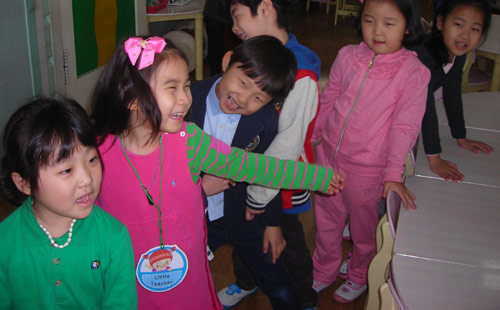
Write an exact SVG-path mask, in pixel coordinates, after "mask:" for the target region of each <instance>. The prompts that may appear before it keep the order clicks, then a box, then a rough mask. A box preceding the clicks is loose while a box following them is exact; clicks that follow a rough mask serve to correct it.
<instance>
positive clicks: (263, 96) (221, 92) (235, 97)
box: [215, 54, 272, 115]
mask: <svg viewBox="0 0 500 310" xmlns="http://www.w3.org/2000/svg"><path fill="white" fill-rule="evenodd" d="M227 55H228V54H226V56H224V59H223V61H222V62H223V64H222V65H223V69H224V75H223V76H222V78H221V80H220V82H219V84H218V85H217V87H216V90H215V93H216V95H217V98H218V99H219V105H220V108H221V110H222V112H224V113H226V114H240V115H251V114H253V113H255V112H257V111H259V110H260V109H262V108H263V107H264V106H265V105H266V104H268V103H269V102H270V101H271V99H272V98H271V96H270V95H268V94H267V93H265V92H264V91H262V90H261V89H260V87H259V86H258V85H257V83H256V82H255V81H254V80H253V79H251V78H249V77H248V76H247V75H246V74H245V72H244V71H243V70H242V69H241V68H239V66H240V65H241V63H238V62H236V63H233V64H232V65H231V67H229V68H228V63H229V59H228V58H227V57H229V58H230V56H227Z"/></svg>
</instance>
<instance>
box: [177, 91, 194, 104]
mask: <svg viewBox="0 0 500 310" xmlns="http://www.w3.org/2000/svg"><path fill="white" fill-rule="evenodd" d="M190 100H191V89H190V88H187V89H186V88H184V89H183V90H182V91H181V92H180V94H179V97H178V102H179V104H187V103H189V101H190Z"/></svg>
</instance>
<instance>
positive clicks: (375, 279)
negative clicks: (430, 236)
mask: <svg viewBox="0 0 500 310" xmlns="http://www.w3.org/2000/svg"><path fill="white" fill-rule="evenodd" d="M400 207H401V199H400V198H399V196H398V194H397V193H395V192H393V191H390V192H389V193H388V194H387V199H386V208H387V212H386V215H385V216H384V217H382V219H381V220H380V221H379V225H378V227H377V255H375V257H374V258H373V260H372V262H371V263H370V267H369V268H368V296H367V298H366V304H365V310H378V309H379V307H380V300H379V296H378V290H379V288H380V286H381V285H382V284H384V283H385V282H386V281H387V279H388V277H389V272H388V266H389V263H390V261H391V259H392V255H393V253H392V248H393V246H394V238H395V236H396V225H397V221H398V218H399V210H400Z"/></svg>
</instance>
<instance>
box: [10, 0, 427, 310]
mask: <svg viewBox="0 0 500 310" xmlns="http://www.w3.org/2000/svg"><path fill="white" fill-rule="evenodd" d="M420 2H421V3H422V4H423V5H426V4H427V2H428V1H426V0H425V1H424V0H420ZM325 11H326V6H325V5H324V4H319V3H316V2H311V7H310V10H309V11H308V12H306V10H305V0H302V1H301V2H300V3H299V5H298V7H297V9H296V16H295V19H294V26H293V33H294V34H295V35H296V37H297V39H298V41H299V42H300V43H302V44H304V45H306V46H308V47H309V48H310V49H312V50H313V51H315V52H316V53H317V54H318V56H319V57H320V58H321V61H322V65H321V72H322V73H321V79H320V85H322V86H323V85H324V83H326V80H327V78H328V73H329V71H330V66H331V65H332V63H333V60H334V59H335V57H336V55H337V52H338V50H339V49H340V48H341V47H343V46H345V45H347V44H356V43H358V42H359V41H360V38H359V36H358V34H357V31H356V30H355V29H354V26H353V18H349V17H344V18H340V19H339V21H338V23H337V26H334V25H333V21H334V14H335V13H334V12H335V8H333V9H331V10H330V13H329V14H326V12H325ZM429 11H430V10H429V9H428V8H427V7H424V8H423V14H422V15H423V16H424V17H426V18H427V19H428V16H429V15H428V14H425V13H426V12H429ZM13 210H14V207H13V206H12V205H10V204H8V203H6V202H5V201H4V200H2V199H1V198H0V221H2V220H3V219H4V218H5V217H7V216H8V215H9V214H10V213H11V212H12V211H13ZM301 220H302V223H303V225H304V230H305V233H306V239H307V242H308V246H309V249H310V250H311V253H312V251H313V250H314V235H315V233H316V230H315V225H314V214H313V212H312V210H311V211H309V212H308V213H305V214H303V215H302V217H301ZM343 247H344V255H346V253H347V251H348V250H349V249H350V248H351V247H352V244H351V243H350V242H348V241H344V245H343ZM230 253H231V248H230V247H229V246H223V247H221V248H219V249H218V250H217V251H216V252H215V259H214V260H213V261H212V262H211V263H210V268H211V269H212V275H213V278H214V282H215V287H216V289H217V290H219V289H221V288H223V287H224V286H226V285H227V284H229V283H233V282H234V280H235V278H234V274H233V267H232V262H231V255H230ZM341 283H342V280H341V279H339V280H337V281H336V282H334V283H333V284H332V285H331V286H330V287H329V288H327V289H325V290H324V291H322V292H321V293H320V294H319V304H318V308H319V309H320V310H361V309H364V303H365V297H366V293H365V294H364V295H362V296H361V297H360V298H359V299H358V300H356V301H355V302H353V303H350V304H339V303H337V302H334V301H333V299H332V295H333V292H334V291H335V289H337V287H338V286H340V284H341ZM233 309H235V310H267V309H271V307H270V304H269V301H268V299H267V297H266V296H265V295H264V294H262V293H261V292H260V291H259V292H257V293H256V294H254V295H252V296H250V297H248V298H247V299H245V300H244V301H243V302H241V303H240V304H239V305H237V306H236V307H234V308H233Z"/></svg>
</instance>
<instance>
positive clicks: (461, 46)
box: [455, 42, 467, 50]
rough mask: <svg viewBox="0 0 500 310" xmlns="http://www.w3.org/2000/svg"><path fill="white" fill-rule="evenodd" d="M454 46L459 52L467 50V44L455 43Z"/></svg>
mask: <svg viewBox="0 0 500 310" xmlns="http://www.w3.org/2000/svg"><path fill="white" fill-rule="evenodd" d="M455 46H456V47H457V48H458V49H459V50H464V49H466V48H467V44H465V43H462V42H457V43H455Z"/></svg>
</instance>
